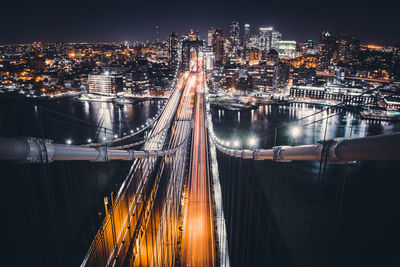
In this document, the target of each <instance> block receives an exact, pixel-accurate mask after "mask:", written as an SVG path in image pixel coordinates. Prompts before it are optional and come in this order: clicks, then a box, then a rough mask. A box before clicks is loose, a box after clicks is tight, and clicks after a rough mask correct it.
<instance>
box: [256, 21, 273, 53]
mask: <svg viewBox="0 0 400 267" xmlns="http://www.w3.org/2000/svg"><path fill="white" fill-rule="evenodd" d="M272 31H273V28H272V27H260V36H259V42H258V43H259V49H260V50H261V51H267V52H268V51H269V50H270V49H271V43H272Z"/></svg>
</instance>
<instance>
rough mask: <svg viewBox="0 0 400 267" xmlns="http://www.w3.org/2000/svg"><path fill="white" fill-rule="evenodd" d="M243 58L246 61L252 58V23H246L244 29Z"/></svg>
mask: <svg viewBox="0 0 400 267" xmlns="http://www.w3.org/2000/svg"><path fill="white" fill-rule="evenodd" d="M242 44H243V59H244V60H245V61H246V62H249V60H250V53H249V52H250V24H245V25H244V31H243V41H242Z"/></svg>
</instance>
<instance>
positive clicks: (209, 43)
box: [207, 27, 215, 46]
mask: <svg viewBox="0 0 400 267" xmlns="http://www.w3.org/2000/svg"><path fill="white" fill-rule="evenodd" d="M214 32H215V29H214V27H212V28H211V29H209V30H208V34H207V46H212V45H213V36H214Z"/></svg>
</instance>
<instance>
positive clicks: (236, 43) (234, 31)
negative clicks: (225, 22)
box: [229, 21, 240, 54]
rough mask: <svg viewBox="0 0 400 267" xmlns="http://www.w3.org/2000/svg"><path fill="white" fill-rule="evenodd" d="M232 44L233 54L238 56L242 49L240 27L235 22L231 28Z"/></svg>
mask: <svg viewBox="0 0 400 267" xmlns="http://www.w3.org/2000/svg"><path fill="white" fill-rule="evenodd" d="M229 39H230V42H231V47H232V52H233V53H234V54H237V51H238V50H239V47H240V26H239V22H237V21H233V22H232V23H231V26H230V38H229Z"/></svg>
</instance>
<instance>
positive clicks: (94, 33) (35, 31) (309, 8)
mask: <svg viewBox="0 0 400 267" xmlns="http://www.w3.org/2000/svg"><path fill="white" fill-rule="evenodd" d="M393 5H395V4H393ZM386 7H387V6H383V5H382V6H374V8H373V9H372V8H371V7H370V6H368V5H367V4H362V5H360V4H359V3H354V2H352V3H350V4H349V3H347V2H345V1H342V0H339V1H336V2H335V5H332V6H322V5H320V4H318V3H317V2H308V3H301V4H298V3H296V2H295V1H291V0H290V1H287V2H285V4H284V5H283V4H281V3H277V2H272V3H257V2H256V1H247V2H246V4H245V5H243V3H241V2H240V1H233V2H232V1H231V2H230V3H229V4H226V3H221V2H211V1H206V2H202V4H201V5H198V6H196V7H194V8H193V7H192V6H190V5H188V4H187V3H185V2H183V1H175V2H167V3H166V2H162V1H156V2H154V3H153V5H152V6H149V5H146V4H145V3H123V4H120V5H106V6H104V5H100V4H98V3H95V2H89V3H79V2H77V1H70V2H69V3H68V4H67V5H65V6H63V7H61V8H56V7H54V6H53V5H51V3H50V2H49V1H42V2H41V3H34V4H33V3H22V4H18V6H17V5H16V4H13V3H5V8H4V10H18V14H17V15H16V16H15V15H14V13H13V12H6V13H5V14H4V15H3V16H2V18H0V24H1V25H2V26H1V28H0V30H1V31H2V36H1V38H0V43H30V42H33V41H43V42H58V41H61V42H94V41H125V40H127V41H144V40H154V39H155V27H156V26H159V32H160V35H159V36H160V39H165V38H166V37H167V36H168V34H169V33H170V32H172V31H174V32H176V33H178V34H179V35H180V34H181V33H183V32H187V30H188V29H190V28H191V29H194V30H198V31H199V33H200V36H201V37H202V38H206V36H207V30H208V29H209V28H210V27H211V26H220V27H222V28H223V29H224V30H225V31H226V30H227V29H228V27H229V24H230V23H231V22H232V21H238V22H239V23H240V25H241V26H243V25H244V24H246V23H248V24H250V25H251V28H252V32H256V31H257V29H258V28H259V27H262V26H272V27H274V28H276V29H279V31H281V32H283V33H284V35H285V36H284V37H285V39H290V40H297V41H303V40H306V39H313V40H315V41H317V40H318V38H319V33H320V32H321V31H322V30H328V31H331V32H334V33H348V34H350V35H353V36H355V37H356V38H358V39H360V40H361V41H362V42H364V43H374V44H383V45H394V44H395V43H398V42H400V40H399V38H398V36H399V28H400V27H399V26H400V25H399V24H400V23H399V22H398V21H397V20H396V19H395V18H396V16H395V15H396V14H395V11H396V8H392V9H387V8H386ZM393 7H395V6H393ZM371 18H373V19H371Z"/></svg>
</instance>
